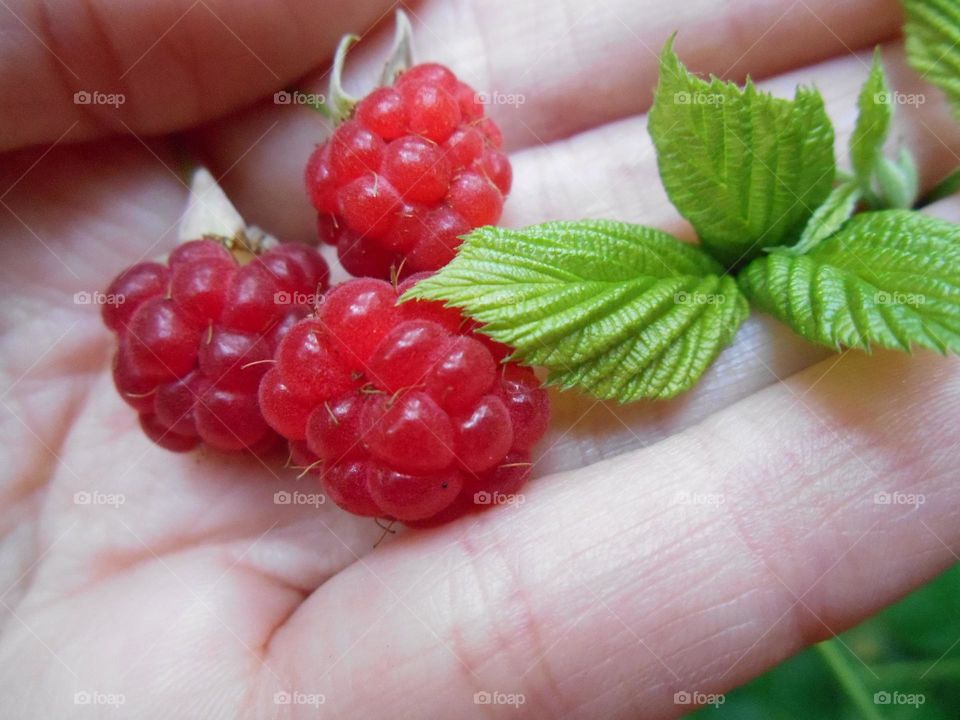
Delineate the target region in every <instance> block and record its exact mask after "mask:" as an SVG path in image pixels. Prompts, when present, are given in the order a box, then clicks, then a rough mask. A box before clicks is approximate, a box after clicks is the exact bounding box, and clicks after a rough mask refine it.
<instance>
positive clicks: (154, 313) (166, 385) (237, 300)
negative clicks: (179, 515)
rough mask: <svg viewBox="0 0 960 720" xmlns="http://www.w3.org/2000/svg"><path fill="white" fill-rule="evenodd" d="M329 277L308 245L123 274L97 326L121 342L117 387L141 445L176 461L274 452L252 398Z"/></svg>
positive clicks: (196, 254)
mask: <svg viewBox="0 0 960 720" xmlns="http://www.w3.org/2000/svg"><path fill="white" fill-rule="evenodd" d="M328 276H329V272H328V268H327V265H326V263H325V262H324V261H323V258H321V257H320V255H319V254H318V253H317V252H316V251H315V250H314V249H312V248H309V247H307V246H306V245H300V244H295V243H288V244H281V245H279V246H277V247H276V248H274V249H272V250H270V251H268V252H266V253H264V254H262V255H259V256H256V257H255V258H253V259H252V260H251V261H250V262H248V263H246V264H243V265H241V264H239V263H238V261H237V260H236V259H235V257H234V255H233V254H232V253H231V252H229V251H228V250H227V249H226V248H225V247H224V245H223V244H222V243H220V242H217V241H215V240H196V241H193V242H188V243H185V244H182V245H180V246H179V247H178V248H177V249H176V250H174V251H173V252H172V253H171V254H170V257H169V259H168V261H167V263H166V264H161V263H157V262H143V263H139V264H137V265H134V266H132V267H130V268H129V269H127V270H126V271H124V272H123V273H121V274H120V275H119V276H118V277H117V278H116V279H115V280H114V281H113V283H112V284H111V285H110V287H109V289H108V290H107V293H108V294H111V295H113V296H114V297H116V298H118V299H121V300H122V302H117V303H115V304H110V305H104V307H103V321H104V323H105V324H106V325H107V327H109V328H110V329H111V330H113V331H114V332H115V333H116V334H117V338H118V341H119V346H118V349H117V353H116V356H115V359H114V366H113V379H114V382H115V384H116V386H117V389H118V390H119V392H120V395H121V396H122V397H123V399H124V400H126V401H127V403H129V404H130V405H131V406H132V407H133V408H134V409H136V410H137V411H138V412H139V414H140V424H141V426H142V428H143V431H144V432H145V433H146V435H147V436H148V437H149V438H150V439H151V440H153V441H154V442H156V443H157V444H158V445H160V446H162V447H165V448H167V449H169V450H175V451H186V450H189V449H191V448H193V447H194V446H196V445H197V444H198V443H200V442H203V443H205V444H206V445H209V446H210V447H212V448H215V449H217V450H223V451H238V450H252V451H255V452H257V451H261V450H265V449H267V448H269V447H272V446H274V445H275V444H276V443H277V442H278V441H279V438H278V437H277V435H276V434H275V433H274V432H273V431H272V430H271V429H270V427H269V426H268V425H267V423H266V422H265V421H264V419H263V416H262V415H261V413H260V408H259V404H258V401H257V389H258V387H259V384H260V380H261V378H262V377H263V375H264V374H265V373H266V372H267V370H268V369H269V366H270V364H271V362H272V361H271V359H272V358H273V353H274V351H275V350H276V348H277V346H278V345H279V344H280V341H281V340H282V339H283V337H284V335H285V334H286V333H287V331H288V330H289V329H290V328H291V327H292V326H294V325H295V324H296V323H297V321H299V320H300V319H301V318H303V317H305V316H306V315H307V314H308V313H309V312H310V305H312V303H313V302H314V300H313V299H314V298H315V297H316V295H317V294H318V293H320V292H322V291H323V290H324V289H325V288H326V286H327V279H328Z"/></svg>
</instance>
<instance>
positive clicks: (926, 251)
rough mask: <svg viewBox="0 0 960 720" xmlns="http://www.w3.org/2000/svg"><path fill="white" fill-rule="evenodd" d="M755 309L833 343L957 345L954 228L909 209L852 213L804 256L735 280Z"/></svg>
mask: <svg viewBox="0 0 960 720" xmlns="http://www.w3.org/2000/svg"><path fill="white" fill-rule="evenodd" d="M739 280H740V287H741V288H742V290H743V292H744V294H745V295H746V296H747V297H748V298H750V300H752V301H753V302H754V303H755V304H756V305H757V307H759V308H760V309H761V310H765V311H766V312H768V313H770V314H771V315H774V316H776V317H777V318H779V319H780V320H782V321H783V322H785V323H787V324H788V325H790V327H792V328H793V329H794V330H795V331H796V332H798V333H799V334H800V335H802V336H803V337H805V338H807V339H808V340H811V341H813V342H816V343H821V344H823V345H827V346H830V347H833V348H839V347H840V346H846V347H856V348H863V349H867V350H868V349H870V347H871V346H872V345H879V346H880V347H887V348H895V349H899V350H906V351H909V350H910V349H911V347H912V346H913V345H919V346H922V347H926V348H931V349H933V350H937V351H938V352H946V351H948V350H952V351H954V352H958V351H960V226H957V225H954V224H952V223H948V222H945V221H943V220H937V219H935V218H930V217H927V216H925V215H921V214H919V213H917V212H913V211H909V210H885V211H881V212H870V213H862V214H860V215H855V216H854V217H853V219H851V220H850V221H849V222H848V223H847V224H846V225H845V226H844V227H843V229H842V230H841V231H840V232H838V233H836V234H834V235H832V236H831V237H829V238H827V239H826V240H824V241H823V242H821V243H820V244H819V245H817V246H816V247H814V248H813V249H812V250H811V251H810V252H809V253H808V254H806V255H800V256H791V255H787V254H785V253H780V252H777V253H771V254H770V255H768V256H767V257H765V258H760V259H758V260H755V261H754V262H753V263H751V264H750V265H749V266H748V267H747V268H746V269H745V270H744V271H743V272H742V273H741V274H740V277H739Z"/></svg>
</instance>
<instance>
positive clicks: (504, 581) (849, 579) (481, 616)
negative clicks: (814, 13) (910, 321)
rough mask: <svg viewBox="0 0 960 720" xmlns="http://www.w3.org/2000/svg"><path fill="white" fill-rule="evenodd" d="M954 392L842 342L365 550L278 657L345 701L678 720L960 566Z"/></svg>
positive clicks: (923, 373)
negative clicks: (634, 440) (589, 457)
mask: <svg viewBox="0 0 960 720" xmlns="http://www.w3.org/2000/svg"><path fill="white" fill-rule="evenodd" d="M958 408H960V365H958V362H957V360H956V359H955V358H949V359H945V358H940V357H936V356H933V355H931V354H928V353H921V354H918V355H917V356H915V357H909V356H906V355H902V354H896V353H880V354H878V355H876V356H874V357H869V356H866V355H864V354H862V353H857V352H849V353H846V354H844V355H843V356H840V357H837V358H831V359H829V360H827V361H825V362H823V363H821V364H818V365H816V366H814V367H812V368H810V369H809V370H807V371H805V372H803V373H800V374H798V375H796V376H794V377H792V378H790V379H789V380H788V381H787V382H785V383H782V384H778V385H776V386H774V387H771V388H769V389H767V390H765V391H763V392H761V393H758V394H756V395H754V396H751V397H750V398H747V399H745V400H743V401H741V402H740V403H737V404H736V405H734V406H732V407H730V408H729V409H727V410H725V411H723V412H720V413H717V414H716V415H714V416H712V417H711V418H710V419H709V420H707V421H706V422H704V423H702V424H701V425H699V426H697V427H695V428H692V429H690V430H688V431H686V432H683V433H681V434H679V435H677V436H674V437H673V438H670V439H668V440H666V441H664V442H662V443H659V444H657V445H655V446H653V447H649V448H646V449H643V450H640V451H636V452H632V453H629V454H626V455H622V456H620V457H618V458H616V459H615V460H611V461H605V462H601V463H598V464H596V465H593V466H591V467H589V468H586V469H583V470H580V471H577V472H571V473H562V474H560V475H557V476H553V477H551V478H549V480H544V481H540V482H537V483H535V484H534V486H533V487H531V488H530V489H529V490H528V492H527V495H526V498H525V499H526V502H525V503H524V504H523V505H520V506H508V507H504V508H500V509H498V510H496V511H492V512H490V513H488V514H486V515H484V516H481V517H480V518H479V519H465V520H463V521H460V522H458V523H455V524H453V525H451V526H448V527H446V528H444V529H442V530H439V531H435V532H430V533H423V534H418V535H411V536H407V537H404V538H402V539H400V540H399V541H397V542H395V543H393V544H391V545H389V546H388V547H385V548H383V549H382V550H380V551H375V552H374V553H372V554H371V555H369V556H368V557H367V558H365V560H364V561H363V562H362V563H357V564H355V565H353V566H351V567H350V568H349V569H347V570H345V571H344V572H343V573H341V575H339V576H337V577H336V578H334V579H333V580H331V581H330V582H329V583H328V584H326V585H325V586H323V587H321V588H320V590H318V591H317V592H316V593H315V594H314V595H313V596H312V597H311V598H309V599H308V600H307V601H306V602H305V603H304V604H303V605H302V606H301V608H300V609H299V610H298V611H297V612H296V613H295V614H294V615H293V617H292V618H291V619H290V621H289V622H288V623H287V624H286V625H285V626H283V627H282V628H281V629H280V630H279V632H277V634H276V635H275V636H274V639H273V642H272V644H271V646H270V657H271V661H272V666H273V668H274V669H277V668H278V667H285V669H286V672H287V673H288V675H287V676H286V677H287V678H288V679H289V680H288V681H289V683H290V684H291V685H292V686H293V687H295V688H296V689H297V690H299V691H301V692H313V693H320V694H323V696H324V697H325V698H326V702H327V703H328V705H330V706H331V707H333V708H336V710H337V712H340V713H342V714H344V715H352V714H357V715H363V716H365V717H370V716H376V715H378V714H380V713H383V712H386V711H389V712H391V713H393V714H397V715H404V714H410V715H418V714H424V713H426V714H429V713H430V712H431V711H434V712H436V711H437V710H438V709H439V708H443V712H445V713H447V714H450V715H455V716H457V717H465V718H467V717H486V716H487V715H486V713H487V712H488V710H489V709H488V708H486V707H483V706H478V705H476V704H475V700H474V697H475V696H474V693H476V692H478V691H488V692H498V693H501V694H502V695H501V697H504V696H508V695H509V694H510V693H516V694H519V696H522V697H523V699H524V701H525V705H524V706H523V707H522V708H521V709H522V711H523V712H521V716H523V717H570V718H580V717H583V718H591V717H606V718H631V717H639V716H643V717H645V718H667V717H675V716H677V715H680V714H682V713H683V712H685V711H687V710H689V706H683V705H677V704H675V693H678V692H684V691H688V692H692V691H699V692H703V693H720V692H724V691H726V690H728V689H729V688H732V687H734V686H736V685H738V684H741V683H743V682H744V681H746V680H747V679H749V678H751V677H753V676H755V675H757V674H759V673H761V672H763V671H764V670H765V669H767V668H769V667H770V666H772V665H774V664H776V663H777V662H779V661H781V660H783V659H784V658H786V657H788V656H789V655H791V654H793V653H795V652H796V651H798V650H799V649H801V648H802V647H804V646H805V645H807V644H809V643H811V642H815V641H817V640H820V639H822V638H826V637H830V636H831V635H832V634H834V633H839V632H840V631H842V630H843V629H844V628H847V627H849V626H851V625H852V624H855V623H856V622H858V621H860V620H862V619H864V618H865V617H867V616H869V615H870V614H871V613H873V612H875V611H877V610H878V609H880V608H881V607H883V606H884V605H886V604H887V603H890V602H892V601H894V600H896V599H897V598H899V597H900V596H902V595H903V594H904V593H906V592H908V591H909V590H911V589H912V588H914V587H916V586H917V585H919V584H920V583H922V582H924V581H926V580H928V579H930V578H932V577H933V576H934V575H935V574H936V573H937V572H939V571H941V570H942V569H944V568H945V567H947V566H948V565H949V564H951V563H952V562H954V561H955V559H956V555H955V554H954V550H952V549H951V548H956V547H957V545H958V543H960V525H958V523H957V517H958V508H960V489H958V488H957V485H956V482H955V481H956V472H955V468H956V465H957V462H958V461H960V426H958V425H957V424H956V422H955V418H956V414H957V411H958ZM732 447H736V448H737V449H738V450H737V452H731V448H732ZM878 493H891V494H896V497H897V498H904V502H905V503H906V502H909V503H911V504H909V505H908V504H900V502H899V500H898V501H896V502H891V503H885V502H884V500H883V499H882V497H881V498H879V499H878V495H877V494H878ZM897 493H899V494H897ZM281 663H285V665H281ZM387 668H389V669H390V672H385V669H387ZM370 677H377V678H378V680H377V683H376V690H375V691H374V690H373V687H372V686H371V685H370V684H368V683H357V682H356V678H370ZM271 684H272V683H270V684H267V686H268V687H270V686H271ZM480 700H481V701H482V700H483V698H482V697H481V698H480ZM494 709H495V710H500V711H503V712H505V711H506V709H505V708H502V707H501V708H494ZM509 709H511V710H512V708H509Z"/></svg>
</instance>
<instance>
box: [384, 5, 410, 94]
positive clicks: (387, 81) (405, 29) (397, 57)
mask: <svg viewBox="0 0 960 720" xmlns="http://www.w3.org/2000/svg"><path fill="white" fill-rule="evenodd" d="M396 21H397V27H396V30H395V31H394V34H393V47H391V48H390V54H389V55H388V56H387V60H386V62H385V63H384V64H383V73H382V74H381V75H380V84H381V85H393V81H394V80H396V79H397V76H398V75H400V73H402V72H403V71H404V70H407V69H409V68H410V67H411V66H412V65H413V27H412V26H411V25H410V18H409V17H407V14H406V13H405V12H404V11H403V10H397V14H396Z"/></svg>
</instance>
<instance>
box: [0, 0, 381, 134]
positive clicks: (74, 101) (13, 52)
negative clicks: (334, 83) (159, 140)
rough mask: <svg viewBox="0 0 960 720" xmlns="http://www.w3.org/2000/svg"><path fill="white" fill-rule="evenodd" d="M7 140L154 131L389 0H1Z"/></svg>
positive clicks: (233, 95)
mask: <svg viewBox="0 0 960 720" xmlns="http://www.w3.org/2000/svg"><path fill="white" fill-rule="evenodd" d="M0 5H2V8H0V35H2V36H3V38H4V42H3V44H2V46H0V93H2V97H3V98H4V99H5V102H4V103H3V104H2V105H0V150H9V149H12V148H16V147H21V146H25V145H33V144H39V143H48V142H56V141H58V140H82V139H87V138H91V137H95V136H98V135H103V134H107V133H114V132H116V133H126V132H132V133H136V134H155V133H163V132H168V131H171V130H176V129H179V128H183V127H187V126H190V125H193V124H196V123H199V122H202V121H204V120H207V119H210V118H212V117H215V116H217V115H221V114H223V113H225V112H228V111H230V110H232V109H235V108H237V107H240V106H243V105H245V104H248V103H251V102H253V101H254V100H256V99H257V98H258V97H260V96H262V95H263V94H265V93H268V92H270V91H272V90H276V89H279V88H282V87H283V86H285V85H286V84H288V83H290V82H292V81H293V80H294V79H296V78H297V77H300V76H301V75H303V74H304V73H306V72H307V71H308V70H310V69H311V68H313V67H314V66H316V65H317V64H319V63H321V62H323V61H324V60H325V59H326V58H327V57H328V56H329V55H330V54H331V52H332V49H333V47H334V46H335V44H336V42H337V39H338V38H339V37H340V35H341V34H343V33H344V32H345V31H347V30H348V29H357V28H369V27H372V26H373V25H375V24H376V23H377V22H379V21H380V20H381V19H383V18H385V17H386V16H387V15H388V14H389V12H390V10H391V9H392V4H391V3H388V2H386V0H328V1H327V2H323V3H318V2H315V0H287V1H285V2H279V1H278V0H267V1H264V0H260V1H259V2H258V1H257V0H140V1H139V2H136V3H124V2H88V1H81V0H63V1H62V2H58V3H55V4H53V5H51V4H49V3H45V2H40V1H39V0H7V2H2V3H0Z"/></svg>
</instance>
